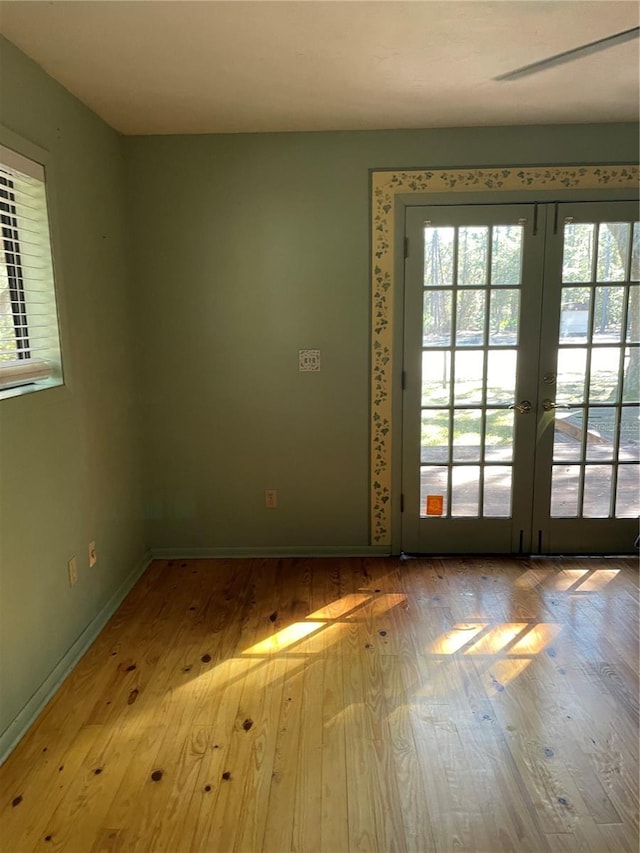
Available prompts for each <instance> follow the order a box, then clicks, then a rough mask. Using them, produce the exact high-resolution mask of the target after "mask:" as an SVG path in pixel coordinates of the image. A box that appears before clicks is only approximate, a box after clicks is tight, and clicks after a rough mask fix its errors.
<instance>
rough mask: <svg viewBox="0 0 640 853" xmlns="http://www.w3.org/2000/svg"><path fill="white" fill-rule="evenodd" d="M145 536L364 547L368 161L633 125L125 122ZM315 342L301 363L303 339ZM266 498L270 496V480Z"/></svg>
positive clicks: (608, 147) (485, 151)
mask: <svg viewBox="0 0 640 853" xmlns="http://www.w3.org/2000/svg"><path fill="white" fill-rule="evenodd" d="M125 145H126V152H127V161H128V182H127V183H128V186H129V189H130V201H131V205H130V212H131V219H130V222H131V230H132V245H133V247H134V252H133V270H134V280H135V283H136V294H137V297H138V303H137V304H138V310H139V317H140V323H141V326H142V327H143V333H142V334H141V335H140V337H139V341H138V356H139V359H140V364H141V368H142V386H141V392H140V401H141V417H142V423H143V428H144V432H145V449H144V454H143V472H144V474H143V481H144V484H145V506H146V512H147V518H148V524H147V535H148V542H149V544H150V546H152V547H153V548H155V549H159V550H160V552H166V553H170V552H171V549H175V552H176V553H183V554H184V553H193V554H197V553H207V552H210V551H215V549H228V548H245V549H246V548H255V549H258V550H260V551H264V550H265V549H266V548H271V549H275V550H276V551H279V550H285V549H287V548H288V549H297V550H305V549H308V550H312V551H316V552H318V553H322V552H323V550H324V549H337V550H343V551H345V550H347V549H356V550H363V549H366V547H367V545H368V542H369V532H368V514H369V316H370V311H369V170H370V169H372V168H393V167H396V168H408V167H427V168H429V167H434V168H435V167H448V166H460V167H471V166H482V165H494V164H500V165H508V164H530V165H534V164H546V163H549V164H553V163H557V164H562V163H575V162H625V161H626V162H628V161H634V160H635V159H636V158H637V150H638V137H637V129H636V128H635V127H633V126H630V125H627V126H624V125H615V126H612V125H594V126H559V127H517V128H513V127H512V128H471V129H469V128H468V129H453V130H425V131H390V132H387V131H385V132H357V133H306V134H295V133H291V134H242V135H224V136H187V137H185V136H175V137H147V138H142V137H140V138H129V139H126V140H125ZM304 348H318V349H320V350H321V352H322V370H321V372H320V373H299V372H298V365H297V358H298V350H299V349H304ZM266 488H275V489H277V490H278V492H279V501H280V504H279V507H278V509H276V510H268V509H265V507H264V490H265V489H266Z"/></svg>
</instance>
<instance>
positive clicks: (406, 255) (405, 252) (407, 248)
mask: <svg viewBox="0 0 640 853" xmlns="http://www.w3.org/2000/svg"><path fill="white" fill-rule="evenodd" d="M404 256H405V258H408V257H409V238H408V237H405V238H404Z"/></svg>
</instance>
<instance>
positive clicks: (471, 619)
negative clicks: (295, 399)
mask: <svg viewBox="0 0 640 853" xmlns="http://www.w3.org/2000/svg"><path fill="white" fill-rule="evenodd" d="M0 788H1V793H2V796H1V799H0V826H1V827H2V829H1V830H0V831H1V833H2V835H1V839H2V845H3V846H2V850H3V851H4V853H28V851H33V850H37V851H65V853H122V851H133V850H135V851H153V853H159V851H167V852H168V853H179V851H189V853H191V851H201V853H213V852H214V851H215V853H218V851H231V850H236V851H242V853H257V851H272V853H288V851H301V853H314V851H326V853H348V851H356V850H376V851H383V853H390V851H419V853H426V851H473V853H497V851H518V852H519V851H531V853H541V851H580V853H583V851H591V853H604V851H611V853H621V851H630V853H636V851H637V850H638V573H637V568H636V561H635V560H624V559H546V558H540V559H535V560H534V559H531V560H518V561H516V560H510V559H482V560H481V559H470V558H448V559H417V560H408V561H404V562H401V561H399V560H398V559H391V558H389V559H366V560H365V559H323V560H320V559H282V560H234V561H231V560H215V561H214V560H182V561H173V562H171V561H170V562H166V561H158V562H155V563H153V564H152V566H151V567H150V568H149V570H148V571H147V573H146V574H145V576H144V577H143V578H142V579H141V581H140V582H139V583H138V585H137V586H136V588H135V589H134V590H133V591H132V593H131V594H130V595H129V597H128V598H127V600H126V601H125V603H124V604H123V606H122V607H121V608H120V610H119V611H118V613H117V614H116V615H115V616H114V618H113V619H112V620H111V622H110V623H109V624H108V626H107V627H106V628H105V630H104V631H103V633H102V634H101V635H100V637H99V638H98V640H97V641H96V643H95V644H94V645H93V647H92V648H91V649H90V650H89V652H88V653H87V654H86V655H85V657H84V658H83V660H82V661H81V662H80V664H79V665H78V667H77V668H76V669H75V671H74V672H73V673H72V675H71V676H70V677H69V678H68V679H67V681H66V682H65V684H64V685H63V687H62V688H61V690H60V691H59V693H58V694H57V696H56V697H55V698H54V699H53V701H52V702H51V703H50V704H49V705H48V707H47V708H46V710H45V711H44V713H43V714H42V716H41V718H40V719H39V721H38V722H37V723H36V725H35V726H34V727H33V729H32V730H31V731H30V733H29V734H28V735H27V736H26V737H25V738H24V740H23V741H22V742H21V743H20V745H19V747H18V748H17V749H16V751H15V752H14V753H13V755H12V756H11V757H10V758H9V760H8V761H7V762H6V764H5V765H4V767H2V768H1V769H0Z"/></svg>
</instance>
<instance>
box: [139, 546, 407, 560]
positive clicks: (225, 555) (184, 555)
mask: <svg viewBox="0 0 640 853" xmlns="http://www.w3.org/2000/svg"><path fill="white" fill-rule="evenodd" d="M390 553H391V549H390V546H386V547H384V546H383V547H378V546H373V545H353V546H351V545H349V546H336V547H333V546H329V547H326V546H317V547H313V546H311V547H307V546H305V547H295V546H294V547H291V546H286V547H285V546H283V547H268V548H266V547H265V548H152V549H151V556H152V558H153V559H154V560H180V559H182V560H197V559H200V560H203V559H209V560H214V559H229V558H238V559H241V558H243V557H244V558H247V557H388V556H389V555H390Z"/></svg>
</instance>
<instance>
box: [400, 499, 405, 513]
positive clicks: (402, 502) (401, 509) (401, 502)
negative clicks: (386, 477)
mask: <svg viewBox="0 0 640 853" xmlns="http://www.w3.org/2000/svg"><path fill="white" fill-rule="evenodd" d="M400 512H404V495H400Z"/></svg>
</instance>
